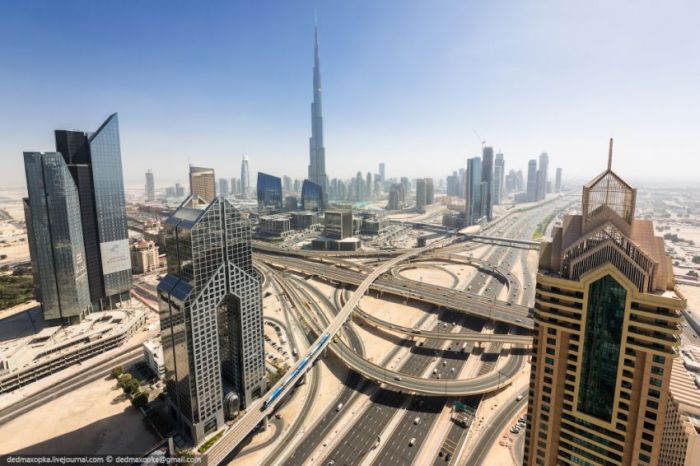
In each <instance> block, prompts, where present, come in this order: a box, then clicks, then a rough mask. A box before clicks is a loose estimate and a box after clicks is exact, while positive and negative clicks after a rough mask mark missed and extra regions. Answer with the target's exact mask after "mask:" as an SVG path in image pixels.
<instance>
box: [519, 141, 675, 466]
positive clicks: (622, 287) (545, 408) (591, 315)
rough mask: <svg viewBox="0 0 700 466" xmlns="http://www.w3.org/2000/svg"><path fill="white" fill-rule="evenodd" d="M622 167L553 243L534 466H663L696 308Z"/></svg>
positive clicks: (593, 187) (536, 397) (542, 291)
mask: <svg viewBox="0 0 700 466" xmlns="http://www.w3.org/2000/svg"><path fill="white" fill-rule="evenodd" d="M611 159H612V140H611V141H610V154H609V158H608V167H607V169H606V170H605V171H603V172H602V173H601V174H600V175H598V176H597V177H595V178H594V179H593V180H591V181H590V182H589V183H588V184H586V185H585V186H584V187H583V202H582V206H581V212H582V214H581V215H568V216H567V217H566V218H565V219H564V221H563V223H562V225H561V226H556V227H554V230H553V232H552V239H551V241H547V242H543V243H542V248H541V255H540V264H539V272H538V274H537V285H536V291H535V336H534V339H533V347H532V367H531V374H530V394H529V404H528V414H527V434H526V439H525V457H524V459H525V461H524V463H525V464H526V465H545V466H554V465H560V464H567V465H608V464H616V465H635V466H636V465H657V464H659V453H660V445H661V439H662V432H663V430H664V422H665V419H666V409H667V403H668V396H669V377H670V374H671V368H672V363H673V359H674V358H675V357H676V355H677V347H678V345H679V338H678V334H679V333H680V328H679V323H680V322H681V317H680V312H679V309H683V308H685V305H686V302H685V299H683V298H682V297H681V296H680V295H678V294H677V293H676V291H675V288H674V278H673V267H672V264H671V260H670V258H669V257H668V256H667V255H666V253H665V250H664V243H663V239H662V238H661V237H658V236H655V235H654V225H653V222H652V221H650V220H640V219H636V218H635V216H634V214H635V204H636V197H637V192H636V190H635V189H634V188H632V187H631V186H630V185H628V184H627V183H626V182H625V181H624V180H622V178H620V177H619V176H618V175H617V174H616V173H615V172H613V171H612V169H611Z"/></svg>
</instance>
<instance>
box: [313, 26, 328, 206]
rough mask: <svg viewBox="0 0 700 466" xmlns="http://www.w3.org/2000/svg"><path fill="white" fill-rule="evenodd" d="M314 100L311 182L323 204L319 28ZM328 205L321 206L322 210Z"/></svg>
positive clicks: (323, 163)
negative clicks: (316, 187) (318, 189)
mask: <svg viewBox="0 0 700 466" xmlns="http://www.w3.org/2000/svg"><path fill="white" fill-rule="evenodd" d="M313 85H314V100H313V102H312V103H311V138H310V139H309V180H310V181H312V182H313V183H316V184H317V185H318V186H320V187H321V191H322V196H320V199H321V201H322V202H327V199H328V197H327V196H328V194H327V191H328V176H326V149H325V148H324V146H323V110H322V106H321V65H320V59H319V54H318V28H316V29H315V30H314V81H313ZM325 208H326V205H325V204H321V205H320V206H319V209H320V210H325Z"/></svg>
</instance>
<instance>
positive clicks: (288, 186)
mask: <svg viewBox="0 0 700 466" xmlns="http://www.w3.org/2000/svg"><path fill="white" fill-rule="evenodd" d="M282 188H284V192H286V193H291V192H292V179H291V178H290V177H288V176H287V175H284V176H283V177H282Z"/></svg>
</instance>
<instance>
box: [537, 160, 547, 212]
mask: <svg viewBox="0 0 700 466" xmlns="http://www.w3.org/2000/svg"><path fill="white" fill-rule="evenodd" d="M548 170H549V155H547V153H546V152H542V154H540V165H539V168H538V169H537V200H538V201H541V200H543V199H544V198H545V197H546V196H547V181H548V179H549V178H548V173H547V172H548Z"/></svg>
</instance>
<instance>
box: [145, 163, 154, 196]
mask: <svg viewBox="0 0 700 466" xmlns="http://www.w3.org/2000/svg"><path fill="white" fill-rule="evenodd" d="M155 198H156V183H155V180H154V179H153V172H152V171H151V170H148V171H146V200H147V201H152V200H154V199H155Z"/></svg>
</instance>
